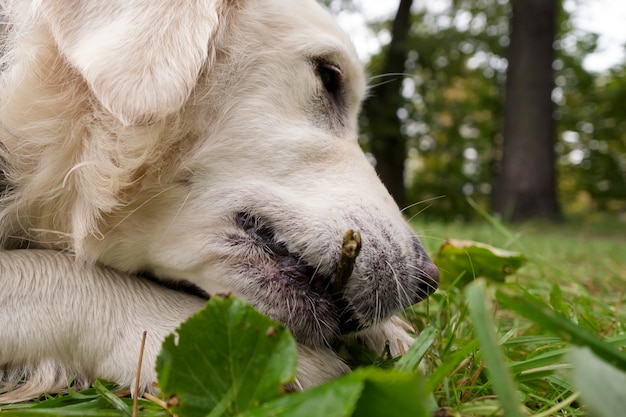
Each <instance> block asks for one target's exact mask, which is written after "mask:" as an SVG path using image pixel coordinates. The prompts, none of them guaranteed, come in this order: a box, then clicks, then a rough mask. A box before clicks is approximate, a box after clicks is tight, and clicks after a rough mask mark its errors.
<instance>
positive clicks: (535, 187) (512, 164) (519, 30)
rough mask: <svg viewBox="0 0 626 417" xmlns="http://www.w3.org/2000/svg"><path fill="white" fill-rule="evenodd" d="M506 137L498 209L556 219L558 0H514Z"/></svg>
mask: <svg viewBox="0 0 626 417" xmlns="http://www.w3.org/2000/svg"><path fill="white" fill-rule="evenodd" d="M512 6H513V10H512V12H513V13H512V17H511V43H510V46H509V50H508V69H507V81H506V98H505V106H504V140H503V144H502V159H501V164H500V167H499V175H498V179H497V183H496V190H495V192H496V194H495V198H494V210H495V211H496V212H498V213H500V214H502V215H504V216H505V218H506V219H508V220H512V221H523V220H528V219H533V218H544V219H550V220H556V219H558V218H560V208H559V204H558V199H557V193H556V166H555V165H556V156H555V150H554V144H555V126H554V119H553V111H554V104H553V102H552V90H553V88H554V73H553V69H552V63H553V60H554V47H553V44H554V41H555V37H556V27H557V13H558V4H557V0H512Z"/></svg>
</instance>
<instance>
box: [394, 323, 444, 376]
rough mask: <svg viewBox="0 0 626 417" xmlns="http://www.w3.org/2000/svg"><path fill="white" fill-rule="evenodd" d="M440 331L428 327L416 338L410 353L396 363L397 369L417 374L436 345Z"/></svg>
mask: <svg viewBox="0 0 626 417" xmlns="http://www.w3.org/2000/svg"><path fill="white" fill-rule="evenodd" d="M437 335H438V330H437V329H436V328H435V327H432V326H430V327H427V328H425V329H424V330H422V331H421V332H420V334H419V335H418V336H417V337H416V338H415V341H414V342H413V344H412V345H411V348H410V349H409V351H408V352H407V353H406V354H405V355H404V356H402V357H401V358H400V359H399V360H398V362H396V365H395V368H396V369H397V370H399V371H403V372H415V371H417V370H418V367H419V364H420V362H421V361H422V359H423V358H424V355H425V354H426V352H427V351H428V349H430V347H431V346H432V345H433V343H435V339H436V338H437Z"/></svg>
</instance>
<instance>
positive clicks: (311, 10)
mask: <svg viewBox="0 0 626 417" xmlns="http://www.w3.org/2000/svg"><path fill="white" fill-rule="evenodd" d="M4 14H5V16H4V23H5V28H4V29H5V30H4V31H3V33H4V38H3V40H2V46H3V56H2V62H1V70H2V72H1V74H0V82H1V92H0V94H1V98H0V100H1V101H0V172H2V176H1V177H0V183H1V188H0V244H1V247H2V251H0V283H1V284H0V285H1V287H2V291H0V332H1V333H0V402H12V401H18V400H22V399H26V398H31V397H34V396H37V395H39V394H41V393H43V392H54V391H59V390H62V389H63V388H64V387H67V384H68V381H69V380H72V379H73V380H74V381H75V384H76V385H78V386H83V385H88V384H89V383H90V382H91V381H92V380H93V379H94V378H106V379H109V380H112V381H114V382H117V383H119V384H120V385H122V386H132V385H133V381H134V378H135V372H136V361H137V357H138V351H139V341H140V338H141V334H142V332H143V331H144V330H146V331H147V332H148V339H147V342H146V348H145V354H144V360H145V361H146V363H150V364H153V363H154V361H155V358H156V355H157V354H158V351H159V348H160V344H161V342H162V340H163V338H164V337H165V336H166V335H167V334H168V333H170V332H172V331H174V330H175V329H176V327H177V326H178V325H179V324H180V323H181V322H182V321H184V320H185V319H186V318H187V317H189V316H190V315H192V314H193V313H194V312H196V311H198V310H199V309H200V308H202V305H203V304H204V302H205V299H204V298H203V297H201V296H199V295H201V294H204V293H208V294H211V293H216V292H230V293H232V294H234V295H236V296H239V297H241V298H243V299H245V300H247V301H249V302H250V303H252V304H253V305H254V306H255V307H256V308H257V309H259V310H260V311H261V312H263V313H265V314H267V315H268V316H270V317H272V318H274V319H275V320H277V321H279V322H281V323H284V324H285V325H286V326H287V327H288V328H289V329H290V331H291V333H292V334H293V336H294V337H295V339H296V341H297V342H298V345H299V353H300V357H299V365H298V378H297V381H296V385H297V386H298V387H300V388H306V387H309V386H312V385H315V384H319V383H321V382H323V381H325V380H328V379H330V378H332V377H335V376H337V375H340V374H342V373H344V372H347V371H348V367H347V365H346V364H345V363H344V362H343V361H342V359H341V358H340V357H339V356H338V354H337V353H336V352H335V351H333V349H331V346H332V345H333V343H334V342H336V341H337V340H341V339H345V338H354V337H358V338H359V339H360V340H362V341H364V342H365V343H366V344H367V345H368V346H370V347H372V348H374V349H377V350H380V349H382V347H383V346H384V344H385V342H386V341H389V342H390V346H391V347H392V349H393V350H394V351H396V352H397V351H399V350H401V349H402V348H406V347H407V346H408V344H410V342H411V340H412V339H411V337H410V336H409V335H408V334H407V333H406V325H405V324H403V322H402V321H401V320H400V319H398V318H397V317H396V316H395V314H396V313H398V312H400V311H401V310H403V309H404V308H406V307H408V306H410V305H412V304H414V303H416V302H419V301H421V300H423V299H425V298H426V297H427V296H428V295H430V294H431V293H432V292H434V291H435V290H436V288H437V285H438V272H437V268H436V267H435V266H434V264H433V263H432V262H431V260H430V259H429V258H428V256H427V254H426V253H425V251H424V248H423V246H422V243H421V242H420V240H419V238H418V236H417V235H416V234H415V233H414V231H413V230H412V228H411V227H410V225H409V224H408V223H407V222H406V221H405V219H404V218H403V216H402V213H401V211H400V210H399V208H398V206H397V205H396V204H395V202H394V201H393V199H392V198H391V196H390V195H389V193H388V192H387V190H386V189H385V187H384V186H383V185H382V183H381V182H380V180H379V178H378V177H377V175H376V173H375V170H374V168H373V167H372V165H371V164H370V162H369V161H368V159H367V158H366V156H365V155H364V153H363V152H362V150H361V149H360V147H359V145H358V142H357V136H358V126H357V116H358V112H359V109H360V104H361V102H362V100H363V99H364V98H365V95H366V91H367V89H366V80H365V75H364V72H363V70H362V68H361V65H360V64H359V62H358V59H357V57H356V54H355V52H354V49H353V46H352V45H351V43H350V41H349V39H348V38H347V36H346V35H345V34H344V33H343V32H342V31H341V30H340V29H339V27H338V26H337V24H336V23H335V22H334V21H333V19H332V17H331V16H330V14H329V13H328V12H327V11H326V10H325V9H324V8H323V7H322V6H320V5H318V4H317V3H316V2H315V1H314V0H290V1H288V2H284V1H281V0H197V1H187V0H185V1H182V0H175V1H170V2H167V3H159V2H156V3H155V2H153V1H147V0H136V1H127V0H110V1H107V2H96V1H88V0H75V1H71V2H55V1H50V0H37V1H12V2H10V3H9V4H8V5H6V6H5V10H4ZM348 230H355V231H356V230H358V231H359V232H360V235H361V237H362V248H361V250H360V254H359V255H358V257H357V258H356V260H355V262H354V265H353V272H352V274H351V275H350V277H349V279H346V280H343V281H342V282H338V281H339V280H338V279H337V268H338V263H339V261H340V259H341V256H342V255H341V253H342V238H343V236H344V234H345V233H346V231H348ZM146 277H150V279H148V278H146ZM163 283H170V284H172V283H173V284H174V285H176V283H189V284H191V285H193V286H194V288H197V289H198V291H196V292H195V293H188V292H182V291H177V290H174V289H171V288H168V286H166V285H162V284H163ZM207 337H210V335H207ZM396 342H397V343H396ZM401 346H403V347H401ZM155 379H156V375H155V372H154V370H153V369H152V366H144V367H143V371H142V374H141V387H140V388H141V390H150V389H151V384H152V382H153V381H154V380H155Z"/></svg>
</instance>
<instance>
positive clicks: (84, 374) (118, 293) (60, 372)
mask: <svg viewBox="0 0 626 417" xmlns="http://www.w3.org/2000/svg"><path fill="white" fill-rule="evenodd" d="M0 287H1V290H0V403H8V402H15V401H21V400H26V399H30V398H33V397H37V396H39V395H41V394H42V393H44V392H58V391H62V390H64V389H66V388H67V386H68V383H69V382H71V381H72V380H74V382H75V385H77V386H78V387H84V386H86V385H88V384H89V383H91V382H92V381H93V380H94V379H96V378H104V379H108V380H111V381H114V382H116V383H118V384H120V385H121V386H126V387H131V386H133V385H134V381H135V378H136V369H137V361H138V358H139V350H140V345H141V339H142V333H143V331H147V338H146V344H145V350H144V356H143V358H144V359H143V361H144V366H143V367H142V372H141V383H140V389H141V390H150V389H151V386H152V383H153V382H154V381H156V374H155V370H154V363H155V360H156V356H157V355H158V353H159V350H160V348H161V343H162V341H163V339H164V338H165V336H167V335H168V334H169V333H171V332H172V331H173V330H174V329H175V328H176V327H177V326H178V325H179V324H180V323H181V322H183V321H184V320H186V319H187V318H188V317H189V316H190V315H191V314H193V313H195V312H196V311H198V310H199V309H201V308H202V306H203V305H204V302H205V300H203V299H201V298H198V297H195V296H192V295H189V294H185V293H180V292H177V291H173V290H170V289H167V288H164V287H162V286H159V285H157V284H155V283H152V282H150V281H147V280H145V279H139V278H137V277H133V276H130V275H125V274H121V273H117V272H115V271H112V270H110V269H107V268H104V267H101V266H97V265H96V266H84V265H81V264H79V263H77V262H76V261H75V259H74V258H73V256H71V255H69V254H64V253H60V252H53V251H45V250H17V251H0Z"/></svg>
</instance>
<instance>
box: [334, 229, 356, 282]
mask: <svg viewBox="0 0 626 417" xmlns="http://www.w3.org/2000/svg"><path fill="white" fill-rule="evenodd" d="M360 251H361V232H358V231H357V232H355V231H354V230H348V231H347V232H346V233H345V234H344V235H343V244H342V245H341V258H339V262H338V263H337V272H335V280H334V281H333V292H334V293H340V292H341V291H342V290H343V289H344V287H345V286H346V284H347V283H348V279H349V278H350V275H352V271H353V270H354V264H355V262H356V258H357V256H359V252H360Z"/></svg>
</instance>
